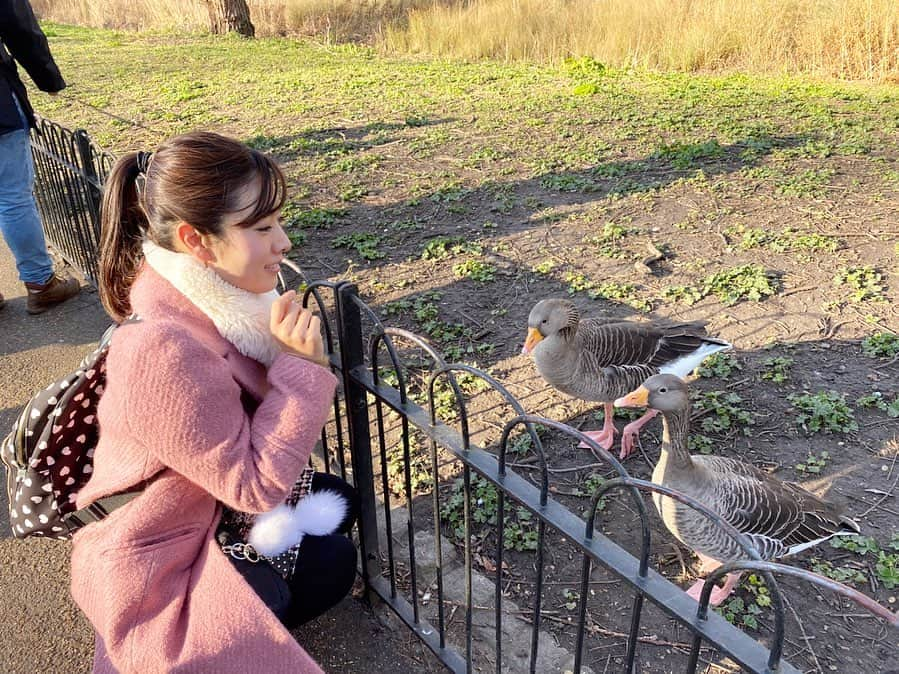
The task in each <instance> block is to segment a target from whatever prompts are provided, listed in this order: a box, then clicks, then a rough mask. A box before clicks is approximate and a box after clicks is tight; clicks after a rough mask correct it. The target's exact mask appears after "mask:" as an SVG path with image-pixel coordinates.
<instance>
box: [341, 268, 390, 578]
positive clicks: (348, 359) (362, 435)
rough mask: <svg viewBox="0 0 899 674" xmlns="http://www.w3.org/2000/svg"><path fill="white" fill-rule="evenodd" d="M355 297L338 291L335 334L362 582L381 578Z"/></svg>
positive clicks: (344, 287) (352, 289)
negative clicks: (358, 377)
mask: <svg viewBox="0 0 899 674" xmlns="http://www.w3.org/2000/svg"><path fill="white" fill-rule="evenodd" d="M356 297H358V292H357V289H356V286H355V285H354V284H352V283H341V284H340V285H339V286H338V287H337V308H338V314H339V320H338V331H339V344H340V360H341V364H340V367H341V370H342V372H343V394H344V399H345V400H346V413H347V431H348V433H349V438H350V456H351V458H352V463H353V483H354V485H355V487H356V489H357V490H358V492H359V498H360V502H361V503H360V512H359V540H360V544H361V548H362V550H361V552H362V578H363V579H364V580H365V582H366V583H368V580H369V578H371V577H377V576H380V575H381V559H380V550H379V545H378V520H377V514H376V513H377V511H376V510H375V509H376V508H377V502H376V499H375V480H374V471H373V470H372V462H371V429H370V426H369V419H368V399H367V393H366V391H365V388H364V387H362V386H360V385H359V384H357V383H356V382H355V381H354V379H353V376H352V372H353V369H354V368H356V367H359V366H361V365H363V364H364V362H365V351H364V346H363V343H362V314H361V312H360V311H359V307H358V306H357V305H356V302H355V301H354V300H355V298H356Z"/></svg>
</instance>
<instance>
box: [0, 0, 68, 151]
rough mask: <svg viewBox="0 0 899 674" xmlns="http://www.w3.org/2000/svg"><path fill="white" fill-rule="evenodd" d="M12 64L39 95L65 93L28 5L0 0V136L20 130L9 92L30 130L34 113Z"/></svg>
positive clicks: (20, 0)
mask: <svg viewBox="0 0 899 674" xmlns="http://www.w3.org/2000/svg"><path fill="white" fill-rule="evenodd" d="M16 61H18V62H19V64H20V65H21V66H22V67H23V68H25V70H26V72H27V73H28V74H29V75H30V76H31V79H32V80H34V83H35V84H36V85H37V86H38V89H40V90H41V91H46V92H49V93H52V92H55V91H60V90H62V89H65V86H66V82H65V80H64V79H63V78H62V75H61V74H60V73H59V68H58V67H57V66H56V62H55V61H54V60H53V56H51V54H50V47H49V45H48V44H47V38H46V36H45V35H44V33H43V32H42V31H41V28H40V26H38V24H37V19H36V18H35V17H34V12H33V11H32V10H31V5H30V4H28V2H27V0H0V135H2V134H4V133H8V132H10V131H14V130H15V129H21V128H22V121H21V119H20V118H19V115H18V113H17V112H16V106H15V104H14V103H13V98H12V95H13V92H15V94H16V97H17V98H18V99H19V103H20V104H21V105H22V109H23V110H24V111H25V116H26V117H28V120H29V123H30V124H31V125H32V126H34V109H33V108H32V107H31V103H29V102H28V95H27V93H26V92H25V85H24V84H23V83H22V80H21V78H20V77H19V72H18V69H17V68H16Z"/></svg>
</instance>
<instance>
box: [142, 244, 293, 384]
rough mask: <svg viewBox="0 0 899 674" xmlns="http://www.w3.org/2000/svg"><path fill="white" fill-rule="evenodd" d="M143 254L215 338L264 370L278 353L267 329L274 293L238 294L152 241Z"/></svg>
mask: <svg viewBox="0 0 899 674" xmlns="http://www.w3.org/2000/svg"><path fill="white" fill-rule="evenodd" d="M143 250H144V257H145V258H146V260H147V264H149V265H150V266H151V267H152V268H153V269H154V270H155V271H156V272H157V273H158V274H159V275H160V276H162V277H163V278H164V279H165V280H167V281H168V282H169V283H171V284H172V285H173V286H175V288H177V289H178V291H179V292H180V293H181V294H182V295H184V296H185V297H186V298H187V299H188V300H190V301H191V303H192V304H194V305H195V306H196V307H197V308H198V309H199V310H200V311H202V312H203V313H204V314H206V316H207V317H209V320H211V321H212V322H213V324H214V325H215V327H216V329H217V330H218V331H219V334H220V335H221V336H222V337H224V338H225V339H227V340H228V341H229V342H231V343H232V344H233V345H234V347H235V348H236V349H237V350H238V351H240V352H241V353H242V354H243V355H245V356H247V357H249V358H253V359H255V360H258V361H259V362H260V363H262V364H263V365H265V366H266V367H268V366H270V365H271V364H272V362H273V361H274V360H275V357H276V356H277V355H278V354H279V353H281V348H280V347H279V346H278V343H277V342H276V341H275V339H274V337H272V333H271V330H270V328H269V321H270V312H271V306H272V302H274V301H275V299H277V297H278V293H277V292H276V291H274V290H272V291H271V292H267V293H264V294H262V295H257V294H256V293H251V292H248V291H246V290H242V289H240V288H238V287H236V286H233V285H231V284H230V283H228V282H227V281H225V280H224V279H223V278H222V277H221V276H219V275H218V274H217V273H215V271H214V270H212V269H207V268H206V267H204V266H203V264H202V263H201V262H200V261H199V260H197V259H195V258H194V257H192V256H191V255H188V254H187V253H175V252H173V251H170V250H166V249H165V248H161V247H160V246H157V245H156V244H154V243H153V242H152V241H144V243H143Z"/></svg>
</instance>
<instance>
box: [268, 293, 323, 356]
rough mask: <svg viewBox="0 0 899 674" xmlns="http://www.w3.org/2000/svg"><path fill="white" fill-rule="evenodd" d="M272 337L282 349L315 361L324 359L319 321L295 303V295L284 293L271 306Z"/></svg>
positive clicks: (310, 312) (312, 313)
mask: <svg viewBox="0 0 899 674" xmlns="http://www.w3.org/2000/svg"><path fill="white" fill-rule="evenodd" d="M271 330H272V335H273V336H274V337H275V339H276V340H278V342H279V343H280V344H281V346H282V348H284V349H286V350H288V351H292V352H294V353H296V354H298V355H300V356H303V357H305V358H311V359H312V360H315V361H321V360H323V359H324V342H323V340H322V334H321V319H319V317H318V316H316V315H315V313H314V312H312V311H310V310H309V309H304V308H303V307H302V306H300V304H299V302H297V301H296V293H294V292H292V291H290V292H287V293H284V295H282V296H281V297H279V298H278V299H277V300H275V302H274V303H273V304H272V313H271Z"/></svg>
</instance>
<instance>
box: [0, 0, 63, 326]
mask: <svg viewBox="0 0 899 674" xmlns="http://www.w3.org/2000/svg"><path fill="white" fill-rule="evenodd" d="M16 62H18V63H19V64H20V65H21V66H22V67H23V68H24V69H25V70H26V71H27V72H28V74H29V75H30V76H31V79H32V80H33V81H34V83H35V84H36V85H37V86H38V88H39V89H41V91H46V92H47V93H50V94H55V93H56V92H58V91H61V90H62V89H64V88H65V86H66V83H65V80H63V78H62V75H61V74H60V72H59V68H58V67H57V66H56V63H55V62H54V60H53V56H52V55H51V54H50V48H49V46H48V45H47V38H46V36H45V35H44V33H43V32H41V29H40V26H38V23H37V19H35V17H34V12H33V11H32V10H31V6H30V5H29V4H28V2H26V1H25V0H0V231H2V232H3V238H4V239H5V240H6V244H7V245H8V246H9V248H10V250H11V251H12V253H13V257H15V259H16V268H17V269H18V272H19V278H20V279H21V280H22V281H23V282H24V283H25V288H26V289H27V291H28V300H27V304H26V309H27V311H28V313H29V314H39V313H41V312H43V311H46V310H47V309H49V308H50V307H52V306H54V305H56V304H59V303H60V302H65V301H66V300H67V299H69V298H70V297H74V296H75V295H77V294H78V293H79V292H81V286H80V285H79V283H78V281H76V280H75V279H73V278H62V277H60V276H58V275H56V274H55V273H54V271H53V261H52V260H51V259H50V255H49V253H48V252H47V244H46V242H45V240H44V230H43V228H42V226H41V219H40V216H39V215H38V211H37V204H36V203H35V201H34V192H33V191H32V187H33V185H34V162H33V160H32V158H31V140H30V138H29V133H30V130H31V127H33V126H34V123H35V122H34V110H33V109H32V107H31V104H30V103H29V102H28V96H27V94H26V92H25V85H24V84H23V83H22V80H21V79H20V78H19V73H18V69H17V68H16ZM3 304H4V300H3V295H0V307H2V306H3Z"/></svg>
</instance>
